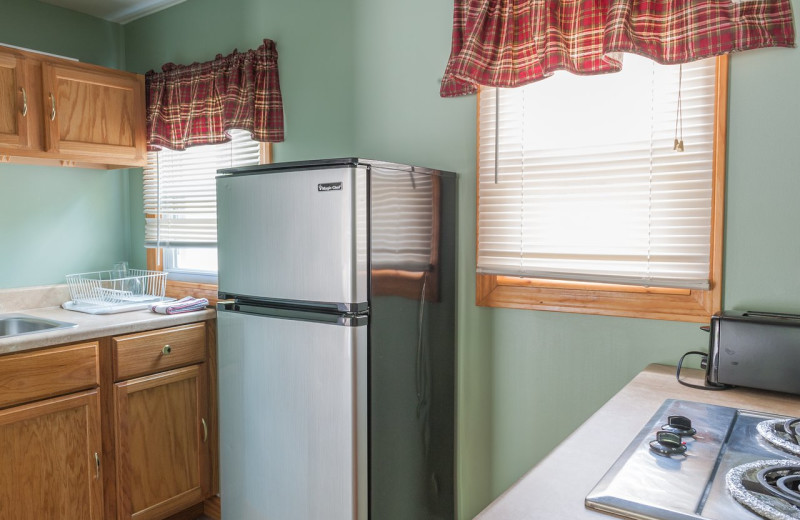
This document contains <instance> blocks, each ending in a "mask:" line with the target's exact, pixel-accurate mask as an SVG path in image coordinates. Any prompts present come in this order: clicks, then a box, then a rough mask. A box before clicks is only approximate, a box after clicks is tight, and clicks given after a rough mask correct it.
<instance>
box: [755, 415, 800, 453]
mask: <svg viewBox="0 0 800 520" xmlns="http://www.w3.org/2000/svg"><path fill="white" fill-rule="evenodd" d="M756 429H757V430H758V433H760V434H761V436H762V437H764V438H765V439H766V440H767V441H769V442H770V443H771V444H772V445H774V446H777V447H778V448H780V449H782V450H784V451H786V452H789V453H791V454H793V455H797V456H799V457H800V419H788V420H787V419H771V420H769V421H762V422H760V423H758V424H757V425H756Z"/></svg>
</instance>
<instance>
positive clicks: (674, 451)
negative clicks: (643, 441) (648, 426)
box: [650, 430, 686, 457]
mask: <svg viewBox="0 0 800 520" xmlns="http://www.w3.org/2000/svg"><path fill="white" fill-rule="evenodd" d="M650 450H652V451H653V452H655V453H656V454H657V455H662V456H664V457H671V456H673V455H683V454H684V453H686V443H685V442H682V440H681V436H680V435H678V434H677V433H672V432H667V431H664V430H661V431H659V432H657V433H656V440H654V441H650Z"/></svg>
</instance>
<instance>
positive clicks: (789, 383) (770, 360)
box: [706, 311, 800, 394]
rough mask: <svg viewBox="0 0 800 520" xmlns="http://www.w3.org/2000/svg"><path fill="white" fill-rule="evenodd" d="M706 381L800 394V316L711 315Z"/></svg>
mask: <svg viewBox="0 0 800 520" xmlns="http://www.w3.org/2000/svg"><path fill="white" fill-rule="evenodd" d="M710 333H711V339H710V345H709V355H708V364H707V366H706V381H707V383H708V384H709V385H710V386H720V385H734V386H746V387H750V388H761V389H764V390H774V391H777V392H788V393H792V394H800V316H798V315H793V314H775V313H767V312H754V311H747V312H738V311H725V312H723V313H722V314H719V315H715V316H712V318H711V326H710Z"/></svg>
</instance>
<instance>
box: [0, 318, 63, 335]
mask: <svg viewBox="0 0 800 520" xmlns="http://www.w3.org/2000/svg"><path fill="white" fill-rule="evenodd" d="M70 327H77V324H75V323H67V322H65V321H56V320H48V319H46V318H37V317H36V316H28V315H27V314H0V338H8V337H12V336H21V335H23V334H35V333H37V332H48V331H51V330H57V329H68V328H70Z"/></svg>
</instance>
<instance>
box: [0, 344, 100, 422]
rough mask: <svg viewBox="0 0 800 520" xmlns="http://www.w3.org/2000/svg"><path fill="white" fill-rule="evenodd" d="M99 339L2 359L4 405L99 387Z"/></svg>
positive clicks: (1, 403) (0, 389)
mask: <svg viewBox="0 0 800 520" xmlns="http://www.w3.org/2000/svg"><path fill="white" fill-rule="evenodd" d="M97 349H98V344H97V342H96V341H93V342H91V343H81V344H79V345H70V346H68V347H58V348H52V349H47V350H40V351H36V352H26V353H21V354H12V355H9V356H3V357H2V358H0V408H4V407H6V406H11V405H15V404H20V403H25V402H28V401H35V400H37V399H44V398H46V397H53V396H57V395H62V394H68V393H71V392H76V391H78V390H85V389H87V388H94V387H97V386H99V378H98V366H97Z"/></svg>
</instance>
